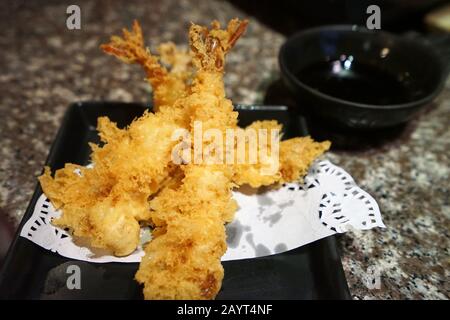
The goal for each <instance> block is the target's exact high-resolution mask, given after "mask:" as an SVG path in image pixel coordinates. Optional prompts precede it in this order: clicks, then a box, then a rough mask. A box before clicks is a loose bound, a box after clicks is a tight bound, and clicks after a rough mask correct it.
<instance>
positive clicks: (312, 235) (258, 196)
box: [20, 161, 385, 263]
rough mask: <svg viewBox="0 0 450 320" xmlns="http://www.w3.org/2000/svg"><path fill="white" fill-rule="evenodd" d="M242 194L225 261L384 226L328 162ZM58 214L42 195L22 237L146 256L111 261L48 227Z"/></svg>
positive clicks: (84, 255) (70, 251) (86, 252)
mask: <svg viewBox="0 0 450 320" xmlns="http://www.w3.org/2000/svg"><path fill="white" fill-rule="evenodd" d="M241 191H242V192H241ZM241 191H235V192H234V197H235V199H236V201H237V203H238V205H239V209H238V211H237V212H236V217H235V220H234V221H233V222H232V223H230V224H228V225H227V226H226V229H227V243H228V250H227V252H226V253H225V255H224V256H223V257H222V260H223V261H226V260H238V259H248V258H255V257H261V256H267V255H271V254H276V253H282V252H285V251H288V250H292V249H295V248H298V247H301V246H303V245H305V244H308V243H311V242H313V241H316V240H319V239H322V238H324V237H327V236H330V235H333V234H335V233H342V232H345V231H347V230H348V229H349V228H355V229H359V230H368V229H371V228H374V227H382V228H384V227H385V225H384V224H383V221H382V219H381V214H380V210H379V207H378V204H377V203H376V201H375V200H374V199H373V198H372V197H371V196H370V195H369V194H368V193H367V192H365V191H364V190H362V189H361V188H359V187H358V186H357V185H356V183H355V181H354V180H353V178H352V177H351V176H350V175H349V174H348V173H347V172H346V171H345V170H343V169H342V168H340V167H337V166H335V165H333V164H332V163H331V162H329V161H320V162H316V163H314V165H313V166H312V167H311V170H310V172H309V173H308V175H307V176H306V177H305V179H304V183H302V184H298V183H289V184H286V185H284V186H283V187H282V188H280V189H275V190H266V191H261V190H259V191H258V192H255V190H245V191H244V190H241ZM60 214H61V213H60V212H58V211H55V209H54V208H53V206H52V204H51V203H50V201H49V200H48V199H47V197H46V196H45V195H44V194H43V195H41V197H40V198H39V200H38V201H37V202H36V206H35V208H34V212H33V215H32V216H31V218H30V219H29V220H28V221H27V222H26V223H25V225H24V227H23V228H22V230H21V233H20V235H21V236H22V237H25V238H27V239H29V240H30V241H32V242H34V243H36V244H38V245H39V246H41V247H43V248H45V249H47V250H51V251H52V252H56V253H58V254H60V255H62V256H64V257H68V258H71V259H77V260H83V261H90V262H98V263H104V262H139V261H140V260H141V257H142V256H143V255H144V252H143V250H142V247H141V246H140V247H139V248H138V249H137V250H136V251H135V252H134V253H132V254H131V255H129V256H127V257H115V256H112V255H109V254H108V253H107V252H102V251H101V250H96V249H92V248H90V247H89V246H88V245H83V244H82V243H80V240H76V241H74V239H73V238H72V236H71V235H70V234H69V233H68V232H67V231H65V230H62V229H60V228H57V227H55V226H53V225H52V224H51V219H52V218H54V217H57V216H59V215H60ZM143 232H145V230H143ZM143 234H144V233H143ZM143 238H146V236H143Z"/></svg>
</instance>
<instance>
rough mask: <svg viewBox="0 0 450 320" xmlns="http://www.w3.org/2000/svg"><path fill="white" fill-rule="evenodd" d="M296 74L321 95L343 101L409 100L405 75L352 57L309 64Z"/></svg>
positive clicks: (401, 101) (386, 102) (392, 101)
mask: <svg viewBox="0 0 450 320" xmlns="http://www.w3.org/2000/svg"><path fill="white" fill-rule="evenodd" d="M296 76H297V78H298V79H299V80H300V81H301V82H303V83H305V84H306V85H308V86H310V87H312V88H314V89H316V90H318V91H320V92H322V93H324V94H327V95H330V96H332V97H335V98H340V99H343V100H347V101H352V102H358V103H366V104H373V105H389V104H399V103H406V102H410V101H412V100H413V97H412V94H411V92H410V90H408V86H407V83H408V80H407V79H405V77H407V75H403V76H399V75H395V74H390V73H388V72H387V71H384V70H382V69H381V68H377V67H375V66H372V65H369V64H364V63H361V62H358V61H355V60H353V57H352V56H349V57H346V56H343V58H341V59H338V60H332V61H323V62H317V63H314V64H311V65H309V66H307V67H306V68H304V69H302V70H300V72H298V73H297V74H296ZM405 80H406V81H405Z"/></svg>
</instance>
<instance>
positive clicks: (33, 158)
mask: <svg viewBox="0 0 450 320" xmlns="http://www.w3.org/2000/svg"><path fill="white" fill-rule="evenodd" d="M52 3H54V4H52ZM76 3H77V4H78V5H80V7H81V10H82V29H81V30H79V31H69V30H67V29H66V26H65V19H66V14H65V10H66V7H67V4H61V3H60V2H50V4H47V5H45V6H41V5H39V4H38V3H36V4H33V3H32V4H29V3H28V4H25V1H17V2H11V4H10V5H5V4H1V5H0V6H2V8H1V10H0V11H1V15H2V16H1V17H0V18H1V19H0V30H2V36H1V37H0V51H1V52H2V59H0V70H1V73H0V141H1V149H0V212H2V213H3V214H6V215H8V216H9V217H10V218H11V219H12V220H13V221H14V222H15V223H16V225H17V224H18V222H19V221H20V219H21V217H22V215H23V213H24V211H25V208H26V206H27V205H28V202H29V200H30V198H31V195H32V193H33V190H34V187H35V184H36V176H37V175H38V174H39V173H40V172H41V170H42V166H43V164H44V161H45V158H46V156H47V153H48V151H49V147H50V145H51V142H52V140H53V139H54V136H55V134H56V131H57V129H58V127H59V125H60V123H61V118H62V116H63V114H64V112H65V110H66V109H67V106H68V105H69V104H70V103H71V102H74V101H77V100H120V101H138V102H139V101H142V102H145V101H148V100H149V99H150V91H149V89H148V87H147V84H146V83H145V82H144V81H143V74H142V73H141V72H140V70H138V69H137V68H135V67H133V66H128V65H125V64H122V63H119V62H117V61H116V60H115V59H112V58H111V57H107V56H105V55H104V54H102V53H101V52H100V50H99V49H98V46H99V44H100V43H102V42H104V41H106V40H107V39H108V37H109V35H111V34H113V33H117V32H118V31H119V30H120V28H122V27H123V26H129V25H130V24H131V22H132V20H133V19H134V18H138V19H139V20H140V21H141V23H142V26H143V29H144V31H145V39H146V40H147V42H148V43H149V44H150V47H154V45H156V44H158V43H159V42H161V41H166V40H173V41H175V42H177V43H186V41H187V39H186V30H187V28H188V26H189V22H190V21H195V22H199V23H208V22H209V21H210V20H211V19H213V18H216V19H218V20H220V21H222V22H224V21H226V20H228V19H230V18H232V17H236V16H237V17H244V16H245V15H244V14H243V13H241V12H239V11H238V10H237V9H235V8H234V7H232V6H231V5H229V4H228V3H226V2H212V1H208V2H206V1H202V2H201V3H199V2H198V1H153V2H150V1H126V2H125V1H123V2H119V1H95V2H94V1H76ZM283 41H284V37H283V36H282V35H280V34H277V33H275V32H273V31H271V30H270V29H268V28H266V27H265V26H263V25H262V24H260V23H259V22H257V21H254V20H253V21H251V24H250V26H249V29H248V31H247V33H246V35H245V37H244V38H242V40H240V41H239V42H238V45H237V47H236V48H235V49H234V52H233V53H231V54H230V55H229V58H228V61H227V73H226V76H225V81H226V86H227V92H228V95H229V97H231V99H233V101H235V102H238V103H257V102H261V101H262V99H263V96H264V92H265V89H266V87H267V85H268V83H270V81H272V80H273V79H275V78H277V76H278V66H277V53H278V48H279V46H280V45H281V44H282V42H283ZM449 119H450V82H448V83H447V86H446V88H445V90H444V92H443V94H442V95H441V96H440V97H439V99H438V100H437V102H436V103H435V104H434V106H433V107H432V108H430V109H429V110H428V111H427V112H426V113H424V114H423V115H421V117H420V118H419V119H417V120H416V121H414V122H413V123H411V124H410V125H409V126H408V129H407V130H406V131H405V132H406V133H405V134H402V135H401V137H398V138H397V140H394V141H393V142H391V143H389V144H387V145H384V146H382V147H377V148H373V149H369V150H366V151H364V152H362V151H361V152H355V151H352V152H348V151H347V152H344V151H336V152H331V153H329V155H328V157H329V158H330V160H332V161H333V162H335V163H336V164H338V165H341V166H342V167H344V168H345V169H346V170H347V171H349V172H350V173H351V174H352V175H353V177H354V178H355V180H356V181H357V182H358V184H359V185H360V186H361V187H362V188H364V189H365V190H367V191H368V192H369V193H371V194H372V195H373V196H374V197H375V198H376V199H377V200H378V202H379V205H380V207H381V211H382V214H383V218H384V222H385V224H386V225H387V229H383V230H381V229H376V230H372V231H368V232H349V233H347V234H345V235H342V236H340V237H339V242H340V246H341V251H342V262H343V265H344V270H345V273H346V277H347V281H348V284H349V287H350V291H351V294H352V296H353V298H355V299H424V298H425V299H448V298H449V297H450V285H449V283H450V282H449V281H448V279H449V275H450V255H449V248H450V240H449V239H450V237H449V230H450V207H449V188H448V187H449V172H450V169H449V165H450V159H449V150H450V131H449V124H450V122H449ZM371 268H372V269H373V268H375V269H378V270H379V273H380V280H381V281H380V282H381V287H380V289H369V288H368V287H367V286H366V285H365V279H366V276H367V274H368V273H369V274H370V270H371Z"/></svg>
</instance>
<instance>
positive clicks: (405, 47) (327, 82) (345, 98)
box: [279, 26, 446, 129]
mask: <svg viewBox="0 0 450 320" xmlns="http://www.w3.org/2000/svg"><path fill="white" fill-rule="evenodd" d="M279 63H280V68H281V73H282V77H283V80H284V82H285V84H286V85H287V86H288V88H289V89H290V91H291V92H292V93H293V94H294V96H295V97H296V99H297V100H298V105H299V106H300V107H301V110H302V112H304V113H306V114H308V115H310V116H313V117H315V118H318V119H320V120H321V121H325V122H328V123H332V124H336V125H338V126H342V127H351V128H359V129H362V128H364V129H375V128H383V127H390V126H394V125H397V124H401V123H404V122H406V121H408V120H409V119H411V118H412V117H413V116H414V114H416V113H417V111H418V110H419V109H420V108H421V107H423V106H425V105H427V104H428V103H429V102H431V101H432V100H433V99H434V98H435V97H436V96H437V95H438V94H439V92H440V91H441V90H442V88H443V86H444V83H445V79H446V72H445V68H444V64H443V62H442V60H441V59H440V57H439V55H438V54H437V52H436V50H435V49H434V48H433V47H432V46H430V45H428V44H426V43H424V42H422V41H419V40H417V39H412V38H405V37H399V36H395V35H393V34H389V33H386V32H382V31H370V30H367V29H365V28H361V27H355V26H326V27H320V28H315V29H309V30H306V31H302V32H300V33H298V34H296V35H294V36H292V37H291V38H289V39H288V40H287V41H286V43H285V44H284V45H283V46H282V47H281V50H280V53H279Z"/></svg>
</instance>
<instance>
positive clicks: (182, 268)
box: [39, 19, 329, 299]
mask: <svg viewBox="0 0 450 320" xmlns="http://www.w3.org/2000/svg"><path fill="white" fill-rule="evenodd" d="M246 26H247V21H240V20H238V19H233V20H231V21H230V22H229V23H228V25H227V27H226V28H225V29H221V27H220V24H219V23H218V22H217V21H214V22H213V23H212V24H211V27H210V28H207V27H204V26H199V25H195V24H192V26H191V28H190V31H189V40H190V52H189V54H188V53H187V52H186V51H183V50H180V49H178V48H177V47H176V46H175V45H174V44H173V43H165V44H162V45H160V46H159V48H158V52H159V54H160V57H157V56H155V55H153V54H151V53H150V51H149V49H147V48H146V47H145V46H144V42H143V36H142V30H141V28H140V26H139V24H138V22H137V21H135V22H134V25H133V29H132V30H131V31H128V30H126V29H124V30H123V37H118V36H113V37H111V41H110V43H108V44H105V45H102V46H101V47H102V49H103V50H104V51H105V52H106V53H108V54H111V55H114V56H116V57H117V58H119V59H121V60H122V61H124V62H126V63H136V64H139V65H141V66H142V67H143V69H144V70H145V72H146V75H147V79H148V81H149V82H150V84H151V85H152V88H153V98H154V107H155V108H154V113H150V112H147V113H145V114H144V115H143V116H142V117H140V118H138V119H136V120H135V121H133V122H132V123H131V124H130V126H128V127H127V128H124V129H119V128H118V127H117V126H116V124H115V123H113V122H111V121H110V120H109V119H107V118H104V117H102V118H99V119H98V131H99V135H100V137H101V140H102V142H103V145H95V144H92V145H91V147H92V156H91V158H92V159H91V160H92V163H93V167H92V168H87V167H83V166H79V165H75V164H66V166H65V167H64V168H62V169H60V170H57V171H56V172H55V176H54V177H52V176H51V172H50V169H49V168H46V169H45V172H44V174H43V175H42V176H41V177H40V178H39V180H40V183H41V186H42V188H43V190H44V192H45V194H46V195H47V196H48V197H49V199H50V200H51V201H52V203H53V204H54V205H55V207H56V208H59V209H62V212H63V213H62V216H61V217H60V218H59V219H56V220H55V221H54V224H56V225H58V226H62V227H69V228H70V229H72V230H73V233H74V234H75V235H76V236H80V237H85V238H87V239H88V240H90V243H91V245H92V246H95V247H100V248H106V249H110V250H111V251H112V252H113V253H114V254H115V255H118V256H122V255H128V254H130V253H131V252H133V251H134V250H135V249H136V247H137V245H138V243H139V230H140V224H141V223H144V224H149V225H151V226H152V227H153V228H154V229H153V232H152V236H153V239H152V240H151V241H150V242H149V243H148V244H147V245H146V246H145V256H144V258H143V259H142V261H141V263H140V266H139V270H138V272H137V273H136V280H137V281H138V282H139V283H141V284H143V286H144V296H145V298H146V299H213V298H214V297H215V296H216V295H217V293H218V292H219V290H220V288H221V284H222V279H223V276H224V271H223V267H222V265H221V262H220V259H221V257H222V255H223V254H224V253H225V251H226V242H225V238H226V236H225V228H224V224H225V223H227V222H230V221H232V219H233V217H234V213H235V212H236V210H237V204H236V202H235V201H234V200H233V198H232V192H231V190H232V188H234V187H237V186H239V185H242V184H249V185H251V186H253V187H259V186H263V185H270V184H278V183H282V182H287V181H294V180H298V179H301V178H302V177H303V176H304V175H305V174H306V172H307V170H308V168H309V166H310V165H311V163H312V161H314V159H316V158H317V157H318V156H319V155H320V154H322V153H323V152H324V151H326V150H327V149H328V148H329V142H322V143H317V142H314V141H313V140H312V139H311V138H309V137H304V138H294V139H289V140H284V141H281V142H280V140H281V135H275V136H274V137H275V138H273V140H272V139H271V138H269V137H271V132H273V131H275V130H281V125H280V124H278V123H277V122H276V121H256V122H254V123H253V124H251V125H250V126H248V127H247V128H245V129H240V130H241V132H242V133H244V137H245V134H250V133H251V131H252V130H256V131H258V130H262V131H264V132H267V133H268V135H267V136H262V137H258V139H259V140H258V144H257V146H256V151H257V152H258V154H260V153H262V152H263V151H264V150H265V151H267V150H269V151H268V153H267V155H266V156H267V157H265V158H264V159H263V158H260V157H258V161H256V162H253V163H249V162H248V161H247V162H244V163H238V162H234V163H227V162H225V163H216V164H208V163H205V162H203V163H196V162H195V159H194V162H190V163H187V164H186V163H184V164H176V163H174V162H173V161H172V152H173V149H174V146H175V144H176V143H177V142H178V141H175V140H174V139H172V135H173V133H174V132H175V131H176V130H179V129H182V130H185V131H187V132H189V133H190V134H193V133H194V128H195V125H196V123H201V124H202V128H203V130H208V129H217V130H218V132H219V133H220V135H221V136H222V137H223V138H225V137H226V131H227V130H228V129H233V130H235V129H238V126H237V117H238V113H237V112H235V111H234V110H233V105H232V102H231V101H230V100H229V99H227V98H226V96H225V89H224V83H223V72H224V65H225V56H226V54H227V53H228V52H229V51H230V49H231V48H232V47H233V46H234V45H235V43H236V41H237V40H238V38H239V37H240V36H241V35H242V34H243V32H244V31H245V29H246ZM266 138H267V139H266ZM223 141H225V139H224V140H223ZM245 141H246V140H244V144H243V145H242V144H239V141H238V140H233V141H231V142H229V141H227V146H230V147H231V149H232V150H233V151H234V154H236V153H237V152H238V151H239V150H240V148H241V147H243V148H244V151H245V154H249V151H250V148H251V146H250V145H249V144H248V143H247V142H245ZM274 142H277V143H276V145H278V142H279V157H278V152H276V151H277V150H275V149H274V150H275V151H274V150H272V147H274V146H275V145H274ZM201 144H202V145H201V147H202V149H203V150H216V148H217V147H218V145H219V142H217V141H215V140H207V141H201ZM208 148H209V149H208ZM189 151H192V153H193V154H194V155H195V152H194V150H193V149H192V150H191V149H189ZM227 155H228V154H227ZM209 156H210V157H211V156H212V154H209ZM222 156H226V154H222ZM246 160H248V156H246ZM263 160H264V161H263ZM275 164H276V165H277V166H276V170H275V171H274V172H272V173H270V174H265V173H264V171H263V169H267V168H268V167H273V165H275Z"/></svg>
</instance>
